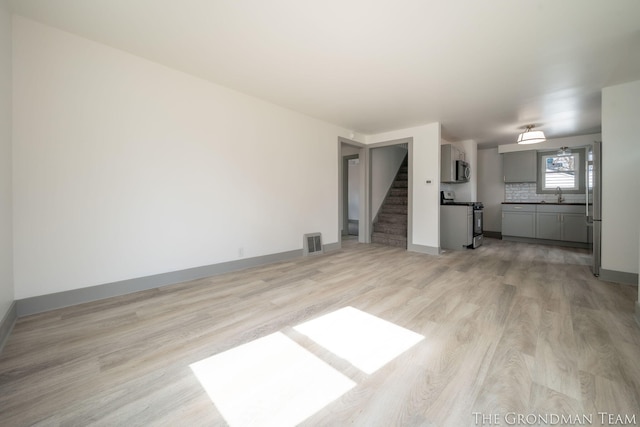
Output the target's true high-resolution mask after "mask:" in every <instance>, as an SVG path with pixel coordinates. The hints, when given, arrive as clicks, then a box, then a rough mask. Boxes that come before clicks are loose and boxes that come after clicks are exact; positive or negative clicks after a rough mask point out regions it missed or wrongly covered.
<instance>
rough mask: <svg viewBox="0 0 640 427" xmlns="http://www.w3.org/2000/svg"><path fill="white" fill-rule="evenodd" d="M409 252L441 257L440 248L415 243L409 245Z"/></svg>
mask: <svg viewBox="0 0 640 427" xmlns="http://www.w3.org/2000/svg"><path fill="white" fill-rule="evenodd" d="M407 250H408V251H410V252H418V253H421V254H427V255H440V249H439V248H434V247H433V246H423V245H416V244H415V243H408V244H407Z"/></svg>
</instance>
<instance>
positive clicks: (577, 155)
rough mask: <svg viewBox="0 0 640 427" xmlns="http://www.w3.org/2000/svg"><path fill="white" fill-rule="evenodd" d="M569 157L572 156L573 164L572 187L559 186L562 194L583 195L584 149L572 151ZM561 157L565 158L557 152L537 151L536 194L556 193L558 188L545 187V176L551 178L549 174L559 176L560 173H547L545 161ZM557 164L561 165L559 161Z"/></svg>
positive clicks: (555, 186)
mask: <svg viewBox="0 0 640 427" xmlns="http://www.w3.org/2000/svg"><path fill="white" fill-rule="evenodd" d="M569 156H574V162H573V178H574V182H573V186H572V187H564V186H561V187H560V188H561V189H562V192H563V193H564V194H583V193H584V181H585V179H584V156H585V150H584V148H579V149H572V150H571V154H569ZM562 157H567V156H559V155H558V152H557V151H539V152H538V179H537V191H536V192H537V193H538V194H553V193H555V192H556V191H557V188H558V186H557V185H554V186H547V175H548V174H549V176H551V174H556V173H558V174H560V173H562V172H560V171H558V172H547V159H548V158H556V159H557V160H561V159H562ZM558 163H561V162H560V161H559V162H558Z"/></svg>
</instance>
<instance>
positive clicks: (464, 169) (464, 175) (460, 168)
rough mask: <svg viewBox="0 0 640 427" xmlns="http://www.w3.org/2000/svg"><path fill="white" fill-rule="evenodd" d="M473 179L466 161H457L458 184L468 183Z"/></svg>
mask: <svg viewBox="0 0 640 427" xmlns="http://www.w3.org/2000/svg"><path fill="white" fill-rule="evenodd" d="M470 178H471V168H470V167H469V163H467V162H465V161H464V160H456V182H467V181H469V179H470Z"/></svg>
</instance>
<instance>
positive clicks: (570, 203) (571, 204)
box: [502, 202, 584, 206]
mask: <svg viewBox="0 0 640 427" xmlns="http://www.w3.org/2000/svg"><path fill="white" fill-rule="evenodd" d="M502 204H503V205H559V206H561V205H567V206H584V203H573V202H562V203H557V202H502Z"/></svg>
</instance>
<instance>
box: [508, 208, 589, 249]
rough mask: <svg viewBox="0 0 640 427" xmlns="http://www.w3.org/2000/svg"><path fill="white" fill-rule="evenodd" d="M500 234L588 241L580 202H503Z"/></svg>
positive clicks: (587, 230) (587, 229) (577, 241)
mask: <svg viewBox="0 0 640 427" xmlns="http://www.w3.org/2000/svg"><path fill="white" fill-rule="evenodd" d="M502 235H503V236H505V237H506V238H507V239H508V238H509V237H525V238H530V239H540V240H554V241H557V242H574V243H588V242H589V227H588V226H587V223H586V221H585V214H584V207H583V206H581V205H552V204H537V205H535V204H530V205H527V204H522V205H517V204H505V205H502Z"/></svg>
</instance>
